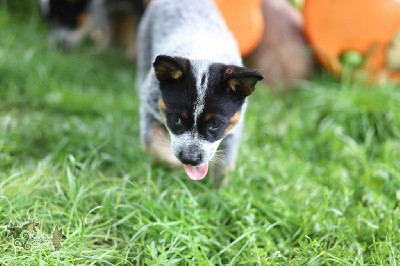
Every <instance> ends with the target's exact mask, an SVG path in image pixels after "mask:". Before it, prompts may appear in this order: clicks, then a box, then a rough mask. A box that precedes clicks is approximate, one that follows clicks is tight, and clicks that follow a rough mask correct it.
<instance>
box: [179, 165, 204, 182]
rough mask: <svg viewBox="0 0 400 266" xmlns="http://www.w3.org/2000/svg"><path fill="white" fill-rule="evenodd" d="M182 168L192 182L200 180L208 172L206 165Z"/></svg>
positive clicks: (184, 166)
mask: <svg viewBox="0 0 400 266" xmlns="http://www.w3.org/2000/svg"><path fill="white" fill-rule="evenodd" d="M183 168H184V169H185V172H186V174H187V175H188V176H189V177H190V179H192V180H202V179H203V178H204V177H205V176H206V175H207V172H208V163H203V164H200V165H197V166H193V165H189V164H184V165H183Z"/></svg>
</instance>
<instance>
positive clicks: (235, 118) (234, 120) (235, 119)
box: [224, 111, 241, 137]
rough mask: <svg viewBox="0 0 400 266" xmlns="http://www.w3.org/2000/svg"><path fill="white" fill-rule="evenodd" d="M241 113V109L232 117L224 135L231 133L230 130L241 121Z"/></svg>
mask: <svg viewBox="0 0 400 266" xmlns="http://www.w3.org/2000/svg"><path fill="white" fill-rule="evenodd" d="M240 117H241V113H240V111H238V112H236V113H235V114H234V115H233V116H232V117H231V119H230V120H229V125H228V127H227V128H226V129H225V131H224V137H225V136H226V135H228V134H229V131H231V130H232V128H233V127H234V126H235V125H236V124H237V123H238V122H239V121H240Z"/></svg>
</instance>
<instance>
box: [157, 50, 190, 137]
mask: <svg viewBox="0 0 400 266" xmlns="http://www.w3.org/2000/svg"><path fill="white" fill-rule="evenodd" d="M157 60H158V61H157ZM156 63H158V64H156ZM154 67H155V69H156V73H157V70H158V74H157V78H158V80H159V82H160V89H161V96H162V99H163V102H164V104H165V118H166V122H167V127H168V128H169V130H170V131H171V132H172V133H174V134H175V135H180V134H183V133H185V132H186V131H190V130H192V129H193V125H194V118H193V112H194V103H195V101H196V99H197V90H196V79H195V77H194V75H193V71H191V70H190V69H191V65H190V61H189V60H187V59H184V58H171V57H157V59H156V61H155V63H154ZM175 73H180V74H179V75H178V76H179V77H178V78H174V76H175V77H177V75H176V74H175Z"/></svg>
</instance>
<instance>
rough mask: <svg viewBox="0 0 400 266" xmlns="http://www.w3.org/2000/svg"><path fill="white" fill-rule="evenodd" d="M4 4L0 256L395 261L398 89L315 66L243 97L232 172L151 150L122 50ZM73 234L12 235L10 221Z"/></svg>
mask: <svg viewBox="0 0 400 266" xmlns="http://www.w3.org/2000/svg"><path fill="white" fill-rule="evenodd" d="M46 34H47V33H46V30H45V27H44V26H43V25H42V24H41V23H40V21H38V19H36V18H35V16H33V17H32V18H28V19H25V20H20V19H13V17H12V16H10V15H9V14H7V13H5V12H0V265H39V264H40V265H70V264H76V265H90V264H96V265H97V264H100V265H115V264H120V265H130V264H133V265H137V264H142V265H176V264H177V265H185V264H190V265H304V264H307V265H396V263H398V262H399V261H400V215H399V214H400V204H399V201H400V115H399V114H400V88H399V86H398V85H397V86H396V85H393V84H387V85H384V86H383V85H382V86H376V87H375V88H370V89H365V88H364V86H363V85H362V84H358V83H350V82H348V80H346V79H343V80H341V81H335V80H333V79H331V78H329V77H327V76H326V75H324V74H321V75H318V77H316V78H315V79H314V80H313V81H310V82H304V83H302V84H300V86H299V89H298V90H297V91H296V92H293V93H290V94H286V95H281V96H278V95H272V94H270V93H268V92H267V90H266V89H265V88H264V87H259V88H258V89H257V91H256V93H255V95H254V96H252V97H251V99H250V104H249V112H248V114H247V121H246V128H245V132H244V137H243V140H242V145H241V148H240V155H239V160H238V164H237V167H236V170H235V171H233V172H232V173H231V177H232V182H231V183H230V184H229V185H227V186H225V187H223V188H222V189H221V190H219V191H216V190H214V189H212V182H211V180H206V181H202V182H194V181H191V180H189V179H188V178H187V177H186V175H185V173H184V172H183V171H182V170H181V169H179V170H170V169H169V168H167V167H165V166H162V165H156V164H154V163H152V160H151V158H149V156H148V155H147V154H146V153H145V152H144V151H142V149H141V146H140V141H139V139H138V135H139V134H138V130H139V129H138V99H137V96H136V93H135V88H134V78H135V77H134V73H135V66H134V64H132V63H127V62H125V61H124V59H123V53H122V51H119V50H118V49H115V50H111V51H106V52H104V53H101V54H96V53H93V52H91V50H90V47H87V46H83V47H81V48H80V49H78V50H77V51H75V52H74V53H72V54H68V55H66V54H64V53H62V52H60V51H57V50H54V49H52V48H51V47H49V46H48V43H47V35H46ZM29 219H34V220H36V221H38V222H40V228H39V235H43V236H50V234H51V231H52V229H53V228H54V227H55V226H60V227H62V228H63V229H64V233H65V235H66V236H67V239H66V241H65V242H63V243H62V247H61V250H60V251H54V249H53V248H52V247H51V245H47V246H46V245H37V246H33V247H32V248H31V249H30V250H24V249H22V248H18V247H15V246H14V244H13V243H14V239H11V238H10V237H6V236H5V235H6V232H7V225H8V223H9V222H10V221H11V222H18V223H24V222H26V221H28V220H29Z"/></svg>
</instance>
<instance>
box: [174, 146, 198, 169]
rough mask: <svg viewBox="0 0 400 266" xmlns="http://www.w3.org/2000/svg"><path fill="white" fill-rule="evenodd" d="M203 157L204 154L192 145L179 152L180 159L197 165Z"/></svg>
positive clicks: (184, 162) (185, 162)
mask: <svg viewBox="0 0 400 266" xmlns="http://www.w3.org/2000/svg"><path fill="white" fill-rule="evenodd" d="M202 159H203V156H202V155H201V153H200V151H199V150H198V149H197V148H196V147H194V146H191V147H189V148H187V149H185V150H183V151H181V152H180V153H179V160H180V161H181V162H182V163H183V164H190V165H193V166H196V165H199V164H200V162H201V160H202Z"/></svg>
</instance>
